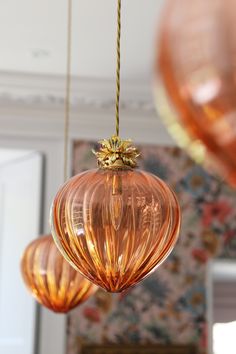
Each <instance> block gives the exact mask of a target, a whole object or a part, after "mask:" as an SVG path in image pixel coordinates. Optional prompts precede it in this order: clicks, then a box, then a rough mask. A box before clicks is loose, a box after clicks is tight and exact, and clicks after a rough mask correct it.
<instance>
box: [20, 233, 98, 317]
mask: <svg viewBox="0 0 236 354" xmlns="http://www.w3.org/2000/svg"><path fill="white" fill-rule="evenodd" d="M21 272H22V276H23V279H24V282H25V284H26V286H27V288H28V289H29V290H30V292H31V293H32V295H33V296H34V297H35V298H36V300H37V301H38V302H39V303H40V304H42V305H44V306H46V307H47V308H49V309H50V310H52V311H54V312H58V313H67V312H68V311H70V310H72V309H73V308H74V307H76V306H78V305H79V304H81V303H82V302H84V301H85V300H87V299H88V298H89V296H91V295H92V294H93V293H94V292H95V291H96V290H97V287H96V286H95V285H93V284H92V283H91V282H89V281H88V280H87V279H85V278H84V277H82V275H81V274H80V273H79V272H77V271H76V270H75V269H73V268H72V267H71V266H70V264H69V263H68V262H67V261H66V260H65V259H64V258H63V257H62V255H61V253H60V252H59V251H58V249H57V247H56V245H55V243H54V241H53V238H52V236H50V235H49V236H43V237H39V238H38V239H36V240H35V241H33V242H31V243H30V244H29V246H28V247H27V248H26V250H25V252H24V254H23V257H22V261H21Z"/></svg>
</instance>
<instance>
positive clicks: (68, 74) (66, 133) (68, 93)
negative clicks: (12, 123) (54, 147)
mask: <svg viewBox="0 0 236 354" xmlns="http://www.w3.org/2000/svg"><path fill="white" fill-rule="evenodd" d="M67 16H68V19H67V58H66V61H67V62H66V87H65V117H64V181H66V180H67V178H68V151H69V146H68V145H69V125H70V109H71V107H70V103H71V102H70V101H71V42H72V0H68V15H67Z"/></svg>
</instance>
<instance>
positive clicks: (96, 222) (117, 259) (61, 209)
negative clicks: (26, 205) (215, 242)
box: [51, 169, 180, 292]
mask: <svg viewBox="0 0 236 354" xmlns="http://www.w3.org/2000/svg"><path fill="white" fill-rule="evenodd" d="M51 225H52V234H53V237H54V239H55V241H56V244H57V246H58V247H59V249H60V250H61V252H62V253H63V255H64V256H65V257H66V258H67V260H68V261H69V262H70V263H71V265H72V266H74V267H75V268H76V269H78V270H79V271H80V272H81V273H82V274H83V275H84V276H85V277H87V278H88V279H89V280H91V281H92V282H93V283H95V284H96V285H99V286H100V287H102V288H104V289H105V290H107V291H109V292H121V291H123V290H126V289H128V288H129V287H131V286H133V285H135V284H136V283H138V282H139V281H141V280H142V279H144V278H145V277H146V276H147V275H148V274H149V273H150V272H152V271H153V270H154V269H155V268H156V267H157V266H159V265H160V264H161V263H162V262H163V261H164V260H165V259H166V257H167V256H168V255H169V253H170V252H171V250H172V249H173V247H174V245H175V243H176V241H177V238H178V233H179V227H180V209H179V205H178V202H177V199H176V197H175V195H174V193H173V192H172V191H171V189H170V188H169V187H168V186H167V185H166V184H165V183H164V182H163V181H161V180H160V179H159V178H157V177H156V176H154V175H152V174H149V173H145V172H142V171H139V170H132V169H123V170H117V169H114V170H113V169H97V170H90V171H86V172H84V173H81V174H79V175H77V176H75V177H73V178H72V179H70V180H69V181H68V182H67V183H66V184H65V185H64V186H63V187H62V188H61V189H60V190H59V192H58V193H57V195H56V197H55V199H54V202H53V205H52V212H51Z"/></svg>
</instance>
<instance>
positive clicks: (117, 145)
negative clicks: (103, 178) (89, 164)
mask: <svg viewBox="0 0 236 354" xmlns="http://www.w3.org/2000/svg"><path fill="white" fill-rule="evenodd" d="M99 144H100V145H101V147H100V150H99V151H98V152H95V151H93V153H94V154H95V155H96V156H97V159H98V166H99V167H101V168H123V167H125V166H128V167H131V168H135V167H137V161H136V159H137V157H138V156H139V155H140V153H139V151H138V150H137V148H136V147H134V146H133V145H132V141H131V140H122V139H121V138H120V137H119V136H116V135H113V136H112V137H111V138H110V139H104V140H101V141H99Z"/></svg>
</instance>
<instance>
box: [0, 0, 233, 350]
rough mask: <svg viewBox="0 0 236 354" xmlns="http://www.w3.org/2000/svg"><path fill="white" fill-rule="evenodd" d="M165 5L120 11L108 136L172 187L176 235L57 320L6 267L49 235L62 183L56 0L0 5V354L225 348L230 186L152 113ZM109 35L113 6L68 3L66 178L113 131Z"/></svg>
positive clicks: (89, 163) (60, 3)
mask: <svg viewBox="0 0 236 354" xmlns="http://www.w3.org/2000/svg"><path fill="white" fill-rule="evenodd" d="M206 2H207V0H206ZM164 5H165V1H164V0H159V1H156V0H148V1H145V0H139V1H137V0H124V1H123V3H122V36H121V38H122V42H121V43H122V47H121V85H122V86H121V88H122V89H121V136H122V137H124V138H132V140H133V141H134V142H135V143H136V144H137V145H139V147H140V150H141V152H142V160H141V162H140V166H141V167H143V168H144V169H146V170H148V171H150V172H152V173H154V174H157V175H159V176H160V177H161V178H163V179H164V180H166V181H167V182H168V183H169V184H170V185H171V186H172V187H173V188H174V189H175V191H176V193H177V195H178V197H179V200H180V203H181V207H182V212H183V225H182V230H181V235H180V240H179V242H178V244H177V247H176V249H175V250H174V252H173V253H172V254H171V256H170V257H169V259H168V260H167V261H166V262H165V263H164V264H163V265H162V266H161V267H160V269H159V270H157V272H155V274H153V275H152V276H151V277H150V278H148V279H147V280H146V281H145V282H144V283H142V284H141V285H138V286H137V287H136V288H134V289H132V290H130V291H129V292H128V293H126V294H121V295H110V294H107V293H105V292H103V291H102V290H99V291H98V293H96V294H95V295H94V296H93V297H92V298H91V299H90V300H89V301H88V302H86V303H85V304H84V305H82V306H80V307H78V309H75V310H74V311H72V312H71V313H70V314H69V315H56V314H54V313H52V312H50V311H49V310H47V309H45V308H43V307H39V305H36V302H35V300H33V298H32V297H31V296H30V294H29V293H28V292H27V291H26V289H25V287H24V285H23V282H22V278H21V275H20V270H19V263H20V257H21V254H22V252H23V250H24V249H25V247H26V246H27V244H28V243H29V242H30V241H31V240H32V239H34V238H36V237H38V236H39V235H40V234H42V233H44V234H45V233H48V232H49V231H50V228H49V223H48V220H49V211H50V205H51V202H52V200H53V197H54V195H55V193H56V192H57V190H58V188H59V186H60V185H61V184H62V183H63V148H64V142H63V139H64V98H65V72H66V50H67V49H66V37H67V15H66V14H67V1H66V0H57V1H55V0H51V1H46V0H41V1H36V0H31V1H29V0H21V1H16V0H2V1H1V2H0V49H1V50H0V51H1V55H0V210H1V213H0V353H1V354H55V353H57V354H66V353H67V354H79V353H81V354H83V353H90V354H93V353H100V354H102V353H104V354H105V353H121V354H122V353H127V354H128V353H131V354H132V353H139V351H137V350H138V349H137V348H136V347H135V346H137V347H140V349H139V350H140V353H143V352H145V353H146V354H148V353H150V354H153V353H157V354H158V353H159V354H162V353H166V354H167V353H168V354H172V353H173V354H175V353H176V354H187V353H189V354H194V353H205V354H206V353H209V354H211V353H214V354H233V353H235V348H234V344H233V343H234V336H235V332H236V262H235V256H236V222H235V220H236V218H235V217H236V210H235V201H236V192H235V190H234V189H232V188H231V187H230V186H229V185H227V184H226V183H224V182H222V180H220V179H219V178H218V177H216V176H215V175H212V174H210V173H209V170H208V171H206V170H204V168H203V167H201V166H199V165H197V164H196V163H195V162H194V161H193V160H192V159H191V158H190V157H189V156H188V155H187V154H186V152H184V151H183V150H181V149H180V148H179V147H178V146H177V143H176V142H175V141H174V140H173V138H172V137H171V136H170V134H169V133H168V132H167V130H166V128H165V127H164V125H163V123H162V121H161V118H160V113H158V111H157V110H156V108H155V105H156V104H157V105H158V103H157V100H156V98H154V93H153V92H154V89H153V88H154V82H155V83H156V76H155V75H154V68H155V67H156V55H157V51H158V48H157V47H158V44H157V43H158V38H159V34H160V32H159V28H160V23H161V20H162V19H163V16H162V10H163V6H164ZM186 31H188V29H187V28H186ZM115 41H116V1H111V0H99V1H98V0H75V1H73V30H72V90H71V124H70V138H69V147H70V149H69V165H70V173H71V174H75V173H78V172H81V171H83V170H85V169H88V168H91V167H95V166H96V161H95V159H94V157H93V156H92V154H91V153H90V151H91V149H92V148H93V147H94V146H95V144H96V142H97V141H98V140H100V139H101V138H107V137H109V136H110V135H111V134H112V133H113V131H114V105H115V70H116V48H115V45H116V42H115ZM159 84H160V86H161V83H159V82H158V86H159ZM207 94H208V93H206V95H207ZM161 102H162V101H161ZM162 104H163V102H162ZM159 345H161V346H162V347H161V348H159V349H158V346H159ZM101 346H103V349H102V347H101ZM105 346H107V348H105ZM132 346H134V347H132ZM117 347H118V348H119V349H117ZM99 348H100V349H99ZM99 350H100V351H99ZM141 350H142V351H141Z"/></svg>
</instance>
